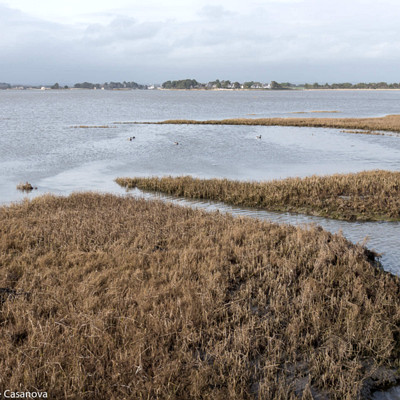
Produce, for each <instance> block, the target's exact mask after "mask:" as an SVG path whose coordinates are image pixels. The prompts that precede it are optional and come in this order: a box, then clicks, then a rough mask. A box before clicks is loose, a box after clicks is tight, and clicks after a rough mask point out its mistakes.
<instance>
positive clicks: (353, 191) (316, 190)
mask: <svg viewBox="0 0 400 400" xmlns="http://www.w3.org/2000/svg"><path fill="white" fill-rule="evenodd" d="M116 182H117V183H118V184H119V185H121V186H124V187H126V188H128V189H129V188H134V187H138V188H139V189H143V190H154V191H159V192H163V193H168V194H171V195H174V196H184V197H189V198H197V199H209V200H215V201H221V202H224V203H227V204H233V205H238V206H246V207H257V208H263V209H266V210H269V211H280V212H296V213H303V214H310V215H319V216H324V217H329V218H334V219H342V220H364V221H365V220H388V221H394V220H396V221H398V220H400V172H390V171H380V170H377V171H365V172H359V173H355V174H335V175H332V176H311V177H307V178H287V179H283V180H274V181H269V182H242V181H231V180H228V179H196V178H192V177H190V176H184V177H164V178H157V177H152V178H118V179H116Z"/></svg>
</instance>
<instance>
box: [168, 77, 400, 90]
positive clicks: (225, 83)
mask: <svg viewBox="0 0 400 400" xmlns="http://www.w3.org/2000/svg"><path fill="white" fill-rule="evenodd" d="M161 86H162V88H163V89H272V90H284V89H400V83H386V82H378V83H364V82H362V83H356V84H353V83H349V82H345V83H332V84H329V83H325V84H322V85H321V84H319V83H312V84H310V83H303V84H294V83H290V82H281V83H278V82H276V81H271V82H270V83H262V82H257V81H249V82H243V83H240V82H231V81H229V80H219V79H216V80H215V81H210V82H208V83H200V82H197V81H196V79H182V80H176V81H166V82H164V83H163V84H162V85H161Z"/></svg>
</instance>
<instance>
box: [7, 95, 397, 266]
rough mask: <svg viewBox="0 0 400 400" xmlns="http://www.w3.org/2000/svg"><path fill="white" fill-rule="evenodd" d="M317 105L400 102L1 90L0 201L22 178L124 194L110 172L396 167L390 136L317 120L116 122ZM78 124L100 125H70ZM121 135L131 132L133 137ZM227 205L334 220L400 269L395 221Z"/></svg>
mask: <svg viewBox="0 0 400 400" xmlns="http://www.w3.org/2000/svg"><path fill="white" fill-rule="evenodd" d="M318 110H319V111H340V113H335V114H329V113H327V114H324V113H322V114H315V113H308V114H301V115H302V116H315V115H319V116H329V115H330V116H378V115H385V114H395V113H400V91H361V92H352V91H345V92H340V91H315V92H314V91H307V92H286V91H283V92H265V91H263V92H253V91H248V92H217V91H212V92H211V91H208V92H189V91H186V92H185V91H179V92H174V91H128V92H123V91H85V90H82V91H79V90H77V91H0V203H3V204H4V203H9V202H11V201H16V200H20V199H22V198H23V197H25V196H26V195H25V194H23V193H20V192H18V191H17V190H16V185H17V184H18V183H19V182H22V181H29V182H31V183H32V184H33V185H34V186H37V187H38V190H37V191H34V192H32V194H30V195H29V196H36V195H39V194H43V193H47V192H51V193H56V194H68V193H71V192H72V191H76V190H100V191H107V192H114V193H125V192H124V190H123V189H121V188H120V187H119V186H118V185H116V184H115V183H114V179H115V178H116V177H118V176H135V175H136V176H148V175H183V174H188V175H193V176H198V177H205V178H210V177H227V178H231V179H242V180H265V179H274V178H284V177H288V176H307V175H312V174H331V173H335V172H356V171H362V170H368V169H377V168H380V169H388V170H400V161H399V160H400V138H399V137H391V136H373V135H351V134H345V133H342V132H340V130H332V129H318V128H296V127H256V126H254V127H249V126H247V127H246V126H195V125H190V126H186V125H176V126H173V125H123V124H114V122H126V121H159V120H164V119H168V118H193V119H210V118H216V119H218V118H227V117H246V116H247V117H252V116H249V115H247V114H256V115H257V116H262V117H269V116H293V115H294V114H291V113H293V112H299V111H318ZM78 125H106V126H109V128H91V129H81V128H73V126H78ZM257 135H261V136H262V138H261V140H260V139H257V138H256V136H257ZM130 136H135V137H136V139H135V140H134V141H132V142H130V141H129V140H128V138H129V137H130ZM175 141H177V142H179V143H180V144H179V145H178V146H176V145H175V144H174V142H175ZM203 206H206V207H209V205H205V204H203ZM212 207H215V205H213V206H212ZM220 207H221V208H223V207H224V206H223V205H220ZM228 209H229V210H230V211H231V212H235V213H238V212H241V213H244V214H246V215H251V216H255V217H258V218H267V219H272V220H274V221H282V222H288V223H298V224H302V223H308V222H315V223H317V224H320V225H322V226H323V227H325V228H326V229H329V230H331V231H333V232H337V231H339V230H342V231H343V233H344V235H345V236H346V237H348V238H349V239H350V240H352V241H354V242H359V241H362V240H363V239H364V238H365V237H366V236H368V237H369V242H368V246H369V247H370V248H373V249H375V250H376V251H377V252H379V253H382V254H383V256H382V262H383V264H384V266H385V268H386V269H388V270H390V271H392V272H394V273H400V263H399V262H398V260H399V257H400V246H399V241H398V238H399V237H400V235H399V233H400V225H399V224H398V223H346V222H338V221H330V220H326V219H322V218H315V217H314V218H313V217H304V216H293V215H289V214H273V213H272V214H271V213H263V212H258V211H254V210H253V211H251V210H242V209H230V208H228Z"/></svg>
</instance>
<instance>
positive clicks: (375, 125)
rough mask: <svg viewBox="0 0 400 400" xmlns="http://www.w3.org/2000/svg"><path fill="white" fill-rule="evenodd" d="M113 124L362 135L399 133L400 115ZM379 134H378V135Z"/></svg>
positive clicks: (188, 120) (180, 120)
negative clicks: (293, 128) (333, 131)
mask: <svg viewBox="0 0 400 400" xmlns="http://www.w3.org/2000/svg"><path fill="white" fill-rule="evenodd" d="M114 123H115V124H157V125H162V124H174V125H184V124H187V125H259V126H298V127H310V128H335V129H358V130H363V133H369V134H377V132H376V131H389V132H400V115H387V116H385V117H376V118H232V119H221V120H205V121H200V120H190V119H171V120H166V121H160V122H114ZM378 134H379V133H378Z"/></svg>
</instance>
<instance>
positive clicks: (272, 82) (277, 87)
mask: <svg viewBox="0 0 400 400" xmlns="http://www.w3.org/2000/svg"><path fill="white" fill-rule="evenodd" d="M270 85H271V89H274V90H277V89H282V86H281V85H280V84H279V83H278V82H276V81H271V83H270Z"/></svg>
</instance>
